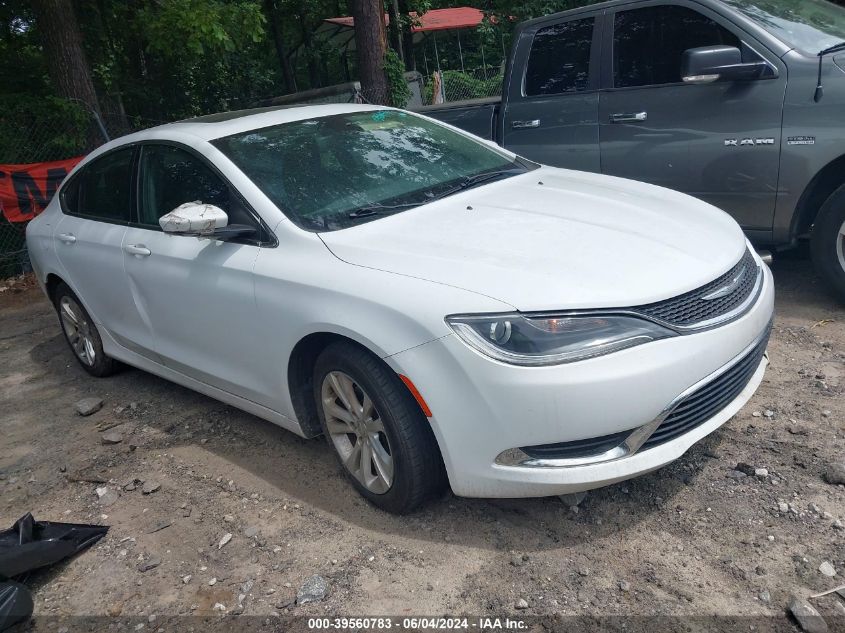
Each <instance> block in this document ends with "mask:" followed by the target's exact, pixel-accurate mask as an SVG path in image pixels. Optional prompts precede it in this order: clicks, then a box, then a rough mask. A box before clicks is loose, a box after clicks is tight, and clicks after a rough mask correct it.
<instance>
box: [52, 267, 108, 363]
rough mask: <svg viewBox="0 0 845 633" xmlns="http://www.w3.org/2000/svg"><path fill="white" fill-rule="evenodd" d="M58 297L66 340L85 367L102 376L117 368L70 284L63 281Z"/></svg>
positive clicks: (60, 320)
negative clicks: (105, 350)
mask: <svg viewBox="0 0 845 633" xmlns="http://www.w3.org/2000/svg"><path fill="white" fill-rule="evenodd" d="M54 301H55V306H56V312H58V313H59V323H61V326H62V332H64V335H65V340H66V341H67V344H68V346H69V347H70V349H71V351H72V352H73V355H74V356H76V360H78V361H79V364H80V365H82V368H83V369H84V370H85V371H87V372H88V373H89V374H91V375H92V376H97V377H98V378H103V377H105V376H110V375H111V374H113V373H114V372H115V371H117V369H118V363H117V361H116V360H114V359H113V358H111V357H109V356H106V353H105V352H104V351H103V341H102V339H101V338H100V333H99V332H98V331H97V326H96V325H95V324H94V321H93V319H91V316H90V315H89V314H88V311H87V310H86V309H85V308H83V307H82V303H80V301H79V299H78V298H77V296H76V295H75V294H73V291H72V290H71V289H70V288H69V287H68V286H67V284H64V283H62V284H59V286H58V288H56V294H55V296H54Z"/></svg>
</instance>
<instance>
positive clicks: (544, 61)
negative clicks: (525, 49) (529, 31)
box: [525, 18, 595, 97]
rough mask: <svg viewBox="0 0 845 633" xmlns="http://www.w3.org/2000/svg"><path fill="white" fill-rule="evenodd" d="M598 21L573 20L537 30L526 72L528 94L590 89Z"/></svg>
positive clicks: (548, 93) (560, 92)
mask: <svg viewBox="0 0 845 633" xmlns="http://www.w3.org/2000/svg"><path fill="white" fill-rule="evenodd" d="M594 22H595V19H594V18H585V19H582V20H570V21H569V22H562V23H560V24H554V25H552V26H547V27H545V28H542V29H540V30H539V31H537V34H536V35H535V36H534V41H533V42H532V44H531V52H530V54H529V56H528V67H527V69H526V71H525V95H526V96H528V97H532V96H537V95H555V94H562V93H565V92H582V91H584V90H586V89H587V85H588V83H587V82H588V79H589V71H590V46H591V44H592V41H593V23H594Z"/></svg>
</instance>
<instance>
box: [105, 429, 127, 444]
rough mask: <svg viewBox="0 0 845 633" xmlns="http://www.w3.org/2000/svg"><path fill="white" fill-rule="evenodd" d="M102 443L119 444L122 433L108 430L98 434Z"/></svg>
mask: <svg viewBox="0 0 845 633" xmlns="http://www.w3.org/2000/svg"><path fill="white" fill-rule="evenodd" d="M100 440H102V442H103V444H120V443H121V442H122V441H123V435H122V434H120V433H118V432H117V431H109V432H108V433H103V434H102V435H101V436H100Z"/></svg>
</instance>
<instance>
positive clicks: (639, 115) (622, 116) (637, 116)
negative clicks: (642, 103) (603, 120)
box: [610, 112, 648, 123]
mask: <svg viewBox="0 0 845 633" xmlns="http://www.w3.org/2000/svg"><path fill="white" fill-rule="evenodd" d="M646 119H648V112H620V113H618V114H611V115H610V122H611V123H627V122H629V121H645V120H646Z"/></svg>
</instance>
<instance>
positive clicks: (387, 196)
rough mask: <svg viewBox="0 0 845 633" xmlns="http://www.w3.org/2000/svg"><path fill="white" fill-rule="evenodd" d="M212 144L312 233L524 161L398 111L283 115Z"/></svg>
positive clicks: (514, 168)
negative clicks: (301, 117)
mask: <svg viewBox="0 0 845 633" xmlns="http://www.w3.org/2000/svg"><path fill="white" fill-rule="evenodd" d="M213 143H214V145H215V146H216V147H217V148H218V149H220V151H222V152H223V153H224V154H226V156H228V157H229V158H230V159H231V160H232V161H233V162H234V163H235V164H236V165H237V166H238V167H239V168H240V169H241V170H242V171H243V172H244V174H246V175H247V176H248V177H249V178H250V179H251V180H252V181H253V182H254V183H255V184H256V185H257V186H258V187H259V188H260V189H261V190H262V191H263V192H264V193H265V194H266V195H267V197H269V198H270V199H271V200H272V201H273V202H274V203H275V204H276V205H277V206H278V207H279V208H280V209H281V210H282V211H283V212H284V213H285V215H287V216H288V217H289V218H290V219H291V220H293V221H294V222H295V223H296V224H297V225H298V226H300V227H302V228H304V229H307V230H311V231H333V230H337V229H343V228H346V227H349V226H352V225H355V224H360V223H362V222H368V221H370V220H373V219H377V218H379V217H384V216H386V215H391V214H393V213H399V212H401V211H404V210H406V209H409V208H412V207H414V206H419V205H421V204H425V203H426V202H430V201H432V200H434V199H437V198H438V197H444V196H446V195H451V194H452V193H456V192H457V191H460V190H461V189H465V188H467V187H470V186H474V185H476V184H481V183H482V182H489V181H490V180H494V179H498V178H506V177H508V176H511V175H514V174H517V173H522V172H525V171H527V170H528V169H530V168H531V167H532V165H531V164H529V163H525V162H523V161H521V160H513V159H511V158H509V157H508V156H506V155H505V154H503V153H500V152H497V151H496V150H494V149H492V148H490V147H487V146H486V145H485V144H484V143H482V142H481V141H476V140H473V139H471V138H469V137H467V136H465V135H463V134H459V133H457V132H453V131H452V130H450V129H449V128H446V127H444V126H442V125H438V124H436V123H433V122H431V121H428V120H426V119H423V118H421V117H418V116H414V115H412V114H409V113H407V112H402V111H398V110H375V111H373V110H370V111H364V112H353V113H348V114H341V115H334V116H328V117H322V118H317V119H309V120H305V121H296V122H293V123H284V124H281V125H274V126H272V127H267V128H263V129H258V130H250V131H248V132H243V133H240V134H235V135H232V136H227V137H224V138H220V139H217V140H215V141H213Z"/></svg>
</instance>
